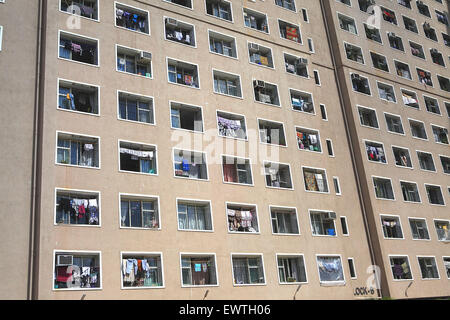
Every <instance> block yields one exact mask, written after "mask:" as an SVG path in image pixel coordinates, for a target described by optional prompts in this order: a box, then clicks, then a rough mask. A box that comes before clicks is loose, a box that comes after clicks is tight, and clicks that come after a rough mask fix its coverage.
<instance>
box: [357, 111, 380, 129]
mask: <svg viewBox="0 0 450 320" xmlns="http://www.w3.org/2000/svg"><path fill="white" fill-rule="evenodd" d="M358 113H359V122H360V124H361V125H362V126H364V127H370V128H375V129H378V128H379V127H378V119H377V112H376V110H375V109H369V108H366V107H361V106H358Z"/></svg>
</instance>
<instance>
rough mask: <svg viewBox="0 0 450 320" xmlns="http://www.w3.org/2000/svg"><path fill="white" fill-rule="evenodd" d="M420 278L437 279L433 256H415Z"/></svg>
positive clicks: (437, 273) (437, 274)
mask: <svg viewBox="0 0 450 320" xmlns="http://www.w3.org/2000/svg"><path fill="white" fill-rule="evenodd" d="M417 260H418V261H419V267H420V272H421V275H422V279H439V271H438V268H437V266H436V258H435V257H417Z"/></svg>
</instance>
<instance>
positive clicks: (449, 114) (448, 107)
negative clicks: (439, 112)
mask: <svg viewBox="0 0 450 320" xmlns="http://www.w3.org/2000/svg"><path fill="white" fill-rule="evenodd" d="M444 104H445V109H446V110H447V117H449V118H450V102H444Z"/></svg>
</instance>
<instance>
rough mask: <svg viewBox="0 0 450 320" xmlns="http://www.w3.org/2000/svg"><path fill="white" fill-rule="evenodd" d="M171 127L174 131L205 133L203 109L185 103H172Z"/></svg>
mask: <svg viewBox="0 0 450 320" xmlns="http://www.w3.org/2000/svg"><path fill="white" fill-rule="evenodd" d="M170 118H171V125H172V128H174V129H183V130H188V131H194V132H203V131H204V130H203V115H202V108H201V107H198V106H191V105H187V104H184V103H178V102H170Z"/></svg>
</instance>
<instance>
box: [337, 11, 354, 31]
mask: <svg viewBox="0 0 450 320" xmlns="http://www.w3.org/2000/svg"><path fill="white" fill-rule="evenodd" d="M338 20H339V26H340V27H341V29H343V30H345V31H348V32H350V33H353V34H358V32H357V29H356V22H355V19H353V18H351V17H347V16H344V15H343V14H340V13H338Z"/></svg>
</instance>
